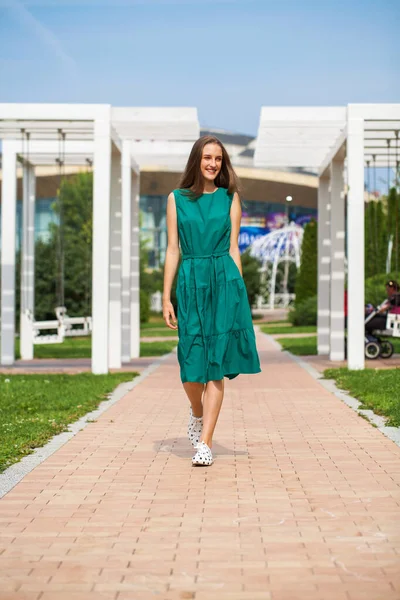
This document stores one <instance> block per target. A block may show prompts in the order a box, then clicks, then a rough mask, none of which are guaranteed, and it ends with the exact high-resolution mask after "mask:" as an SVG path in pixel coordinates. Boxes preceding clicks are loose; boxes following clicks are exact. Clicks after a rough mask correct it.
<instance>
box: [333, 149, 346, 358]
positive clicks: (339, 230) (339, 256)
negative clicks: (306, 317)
mask: <svg viewBox="0 0 400 600" xmlns="http://www.w3.org/2000/svg"><path fill="white" fill-rule="evenodd" d="M343 169H344V161H343V159H342V160H338V161H337V160H334V161H333V162H332V166H331V185H330V205H331V227H330V236H331V268H330V274H331V277H330V279H331V281H330V285H331V290H330V307H331V308H330V344H329V345H330V353H329V358H330V360H332V361H341V360H344V358H345V350H344V252H345V248H344V240H345V231H344V227H345V225H344V214H345V209H344V180H343Z"/></svg>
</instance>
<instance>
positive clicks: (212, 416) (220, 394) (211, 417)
mask: <svg viewBox="0 0 400 600" xmlns="http://www.w3.org/2000/svg"><path fill="white" fill-rule="evenodd" d="M223 398H224V380H223V379H220V380H218V381H208V382H207V383H206V389H205V392H204V400H203V411H204V413H203V431H202V434H201V438H200V441H201V442H205V443H206V444H207V446H208V447H209V448H211V446H212V437H213V434H214V429H215V426H216V424H217V420H218V415H219V411H220V410H221V406H222V400H223Z"/></svg>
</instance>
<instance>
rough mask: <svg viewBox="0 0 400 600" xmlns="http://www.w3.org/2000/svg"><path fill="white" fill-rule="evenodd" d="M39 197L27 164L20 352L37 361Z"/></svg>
mask: <svg viewBox="0 0 400 600" xmlns="http://www.w3.org/2000/svg"><path fill="white" fill-rule="evenodd" d="M35 196H36V179H35V169H34V167H33V166H32V165H24V168H23V202H22V248H21V311H20V353H21V358H22V359H24V360H32V359H33V337H32V321H31V319H33V317H34V312H35ZM28 313H30V314H28Z"/></svg>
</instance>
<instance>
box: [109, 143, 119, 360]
mask: <svg viewBox="0 0 400 600" xmlns="http://www.w3.org/2000/svg"><path fill="white" fill-rule="evenodd" d="M121 210H122V207H121V155H120V154H119V152H118V151H117V149H115V148H114V151H113V153H112V156H111V221H110V227H111V231H110V298H109V302H110V305H109V319H110V321H109V334H108V335H109V345H108V350H109V352H108V366H109V367H110V368H111V369H119V368H121V348H122V341H121V331H122V322H121V314H122V313H121V311H122V306H121V293H122V281H121V261H122V218H121V217H122V212H121Z"/></svg>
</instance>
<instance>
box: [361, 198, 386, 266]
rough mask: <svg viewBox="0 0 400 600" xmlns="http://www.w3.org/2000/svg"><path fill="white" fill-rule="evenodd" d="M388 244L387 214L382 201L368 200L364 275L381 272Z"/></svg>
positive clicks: (384, 263) (384, 264)
mask: <svg viewBox="0 0 400 600" xmlns="http://www.w3.org/2000/svg"><path fill="white" fill-rule="evenodd" d="M387 246H388V235H387V215H386V214H385V213H384V210H383V203H382V202H368V204H367V205H366V207H365V276H366V277H371V276H372V275H376V273H383V272H384V271H385V268H386V256H387Z"/></svg>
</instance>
